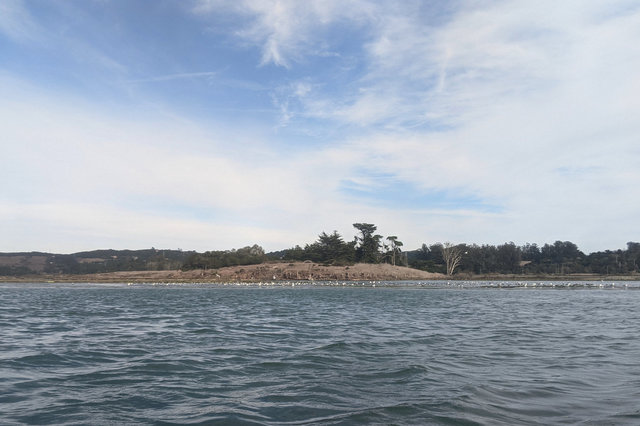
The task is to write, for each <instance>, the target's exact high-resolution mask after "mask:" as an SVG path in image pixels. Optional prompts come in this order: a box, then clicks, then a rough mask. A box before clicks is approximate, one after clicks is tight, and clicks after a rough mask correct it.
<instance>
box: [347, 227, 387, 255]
mask: <svg viewBox="0 0 640 426" xmlns="http://www.w3.org/2000/svg"><path fill="white" fill-rule="evenodd" d="M353 227H354V228H356V229H357V230H358V231H360V236H356V238H355V242H356V244H357V245H358V247H357V248H356V260H357V261H358V262H364V263H377V262H378V254H379V252H380V240H381V239H382V235H377V234H374V232H376V229H378V227H377V226H375V225H374V224H372V223H354V224H353Z"/></svg>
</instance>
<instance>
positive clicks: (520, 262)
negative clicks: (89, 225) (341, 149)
mask: <svg viewBox="0 0 640 426" xmlns="http://www.w3.org/2000/svg"><path fill="white" fill-rule="evenodd" d="M353 226H354V228H355V229H356V230H357V235H356V237H355V238H354V239H353V240H352V241H345V240H344V238H343V237H342V236H341V235H340V234H339V233H338V232H337V231H333V232H332V233H330V234H327V233H326V232H322V233H321V234H320V235H319V236H318V239H317V240H316V241H314V242H313V243H309V244H306V245H305V246H304V247H300V246H299V245H296V246H295V247H293V248H290V249H287V250H281V251H277V252H271V253H265V252H264V250H263V249H262V247H260V246H259V245H257V244H256V245H253V246H247V247H243V248H240V249H237V250H236V249H234V250H224V251H207V252H204V253H197V252H195V251H186V252H185V251H182V250H157V249H155V248H151V249H147V250H94V251H87V252H80V253H74V254H50V253H40V252H31V253H0V275H6V276H18V275H28V274H41V273H44V274H91V273H100V272H115V271H144V270H175V269H182V270H191V269H217V268H222V267H225V266H237V265H250V264H259V263H263V262H265V261H268V260H279V261H289V262H291V261H311V262H316V263H320V264H324V265H337V266H343V265H351V264H354V263H358V262H362V263H389V264H393V265H400V266H410V267H412V268H416V269H422V270H425V271H429V272H440V273H443V274H447V275H454V274H463V275H464V274H473V275H490V274H518V275H565V274H601V275H631V274H638V273H639V272H640V243H637V242H629V243H627V248H626V249H625V250H614V251H612V250H606V251H600V252H595V253H590V254H585V253H583V252H582V251H580V250H579V249H578V247H577V246H576V245H575V244H574V243H572V242H570V241H556V242H555V243H553V244H544V245H543V246H538V245H537V244H525V245H522V246H517V245H515V244H514V243H511V242H510V243H504V244H501V245H497V246H494V245H487V244H485V245H481V246H479V245H476V244H457V245H453V244H450V243H444V244H442V243H435V244H431V245H428V244H423V245H422V247H421V248H419V249H417V250H411V251H402V247H403V243H402V242H401V241H399V240H398V237H397V236H395V235H392V236H388V237H383V236H382V235H380V234H377V233H376V231H377V227H376V226H375V225H373V224H370V223H354V224H353Z"/></svg>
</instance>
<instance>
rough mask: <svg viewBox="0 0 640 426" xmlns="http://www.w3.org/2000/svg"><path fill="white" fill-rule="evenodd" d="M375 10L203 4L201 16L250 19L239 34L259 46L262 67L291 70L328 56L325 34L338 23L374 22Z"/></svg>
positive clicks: (262, 0) (263, 2) (332, 0)
mask: <svg viewBox="0 0 640 426" xmlns="http://www.w3.org/2000/svg"><path fill="white" fill-rule="evenodd" d="M374 9H375V7H374V6H373V5H372V4H370V3H369V2H367V1H360V0H356V1H350V2H341V1H338V0H308V1H304V2H300V1H296V0H242V1H221V0H199V1H197V2H196V7H195V8H194V11H195V12H196V13H198V14H205V15H206V14H216V13H222V12H227V13H228V12H233V13H237V14H241V15H244V16H248V17H249V19H250V23H249V25H247V26H245V27H244V28H241V29H239V30H237V32H236V35H237V36H238V37H240V38H241V39H243V40H246V41H248V42H250V43H252V44H255V45H258V46H260V48H261V51H262V58H261V63H262V64H263V65H265V64H269V63H273V64H274V65H278V66H283V67H290V66H291V65H292V63H293V62H297V61H299V60H301V59H302V58H304V57H305V56H308V55H327V54H329V53H330V52H327V50H326V49H325V48H324V46H323V42H322V33H323V31H325V30H326V28H327V27H328V26H329V25H331V24H334V23H336V22H346V20H349V22H351V23H352V24H353V23H358V22H362V21H364V20H366V19H370V18H371V17H372V16H373V14H372V11H373V10H374Z"/></svg>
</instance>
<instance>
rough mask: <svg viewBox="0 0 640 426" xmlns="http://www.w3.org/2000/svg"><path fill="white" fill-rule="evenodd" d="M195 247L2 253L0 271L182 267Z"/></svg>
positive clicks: (71, 271)
mask: <svg viewBox="0 0 640 426" xmlns="http://www.w3.org/2000/svg"><path fill="white" fill-rule="evenodd" d="M192 253H194V252H193V251H181V250H158V249H155V248H151V249H144V250H93V251H84V252H79V253H73V254H54V253H41V252H31V253H0V275H14V276H17V275H29V274H95V273H105V272H116V271H163V270H173V269H179V268H180V267H181V266H182V264H183V263H184V261H185V259H186V258H187V257H188V256H190V255H191V254H192Z"/></svg>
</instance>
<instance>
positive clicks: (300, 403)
mask: <svg viewBox="0 0 640 426" xmlns="http://www.w3.org/2000/svg"><path fill="white" fill-rule="evenodd" d="M385 284H387V283H377V285H376V286H375V287H374V285H373V284H370V283H366V285H362V284H357V285H354V286H352V285H351V284H346V285H344V286H342V285H339V286H330V285H325V286H314V287H308V286H301V285H298V286H290V285H288V286H275V287H271V286H266V285H263V286H257V285H254V286H231V285H229V286H220V285H217V286H214V285H196V284H192V285H168V286H166V285H126V284H0V424H2V425H14V424H56V425H58V424H98V425H120V424H158V425H170V424H225V425H226V424H240V425H242V424H246V425H283V424H284V425H309V424H319V425H352V424H353V425H359V424H363V425H364V424H380V425H388V424H397V425H406V424H420V425H430V424H433V425H551V424H553V425H562V424H579V425H625V424H628V425H638V424H640V291H637V289H638V288H639V286H640V283H637V282H636V283H630V284H628V285H627V286H624V285H620V284H618V285H617V286H613V285H611V284H606V285H604V286H602V288H600V285H602V284H600V285H593V284H589V285H585V284H581V285H577V286H576V285H571V284H569V283H561V284H552V283H539V284H537V285H536V287H535V288H532V284H528V285H527V287H526V288H525V287H524V285H523V284H522V283H511V284H509V283H500V284H498V283H489V284H487V283H482V284H479V283H466V284H465V283H462V284H460V283H456V284H450V283H403V284H402V285H398V284H391V283H388V284H389V285H385ZM554 286H555V287H554ZM501 287H502V288H501ZM505 287H510V288H505Z"/></svg>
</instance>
